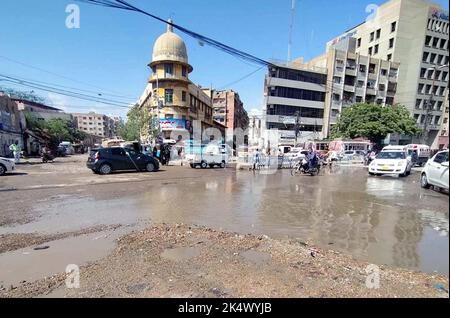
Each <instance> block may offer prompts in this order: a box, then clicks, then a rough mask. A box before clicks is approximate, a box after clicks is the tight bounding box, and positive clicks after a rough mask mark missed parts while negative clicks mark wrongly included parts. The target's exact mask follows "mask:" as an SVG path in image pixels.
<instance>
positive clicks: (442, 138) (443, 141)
mask: <svg viewBox="0 0 450 318" xmlns="http://www.w3.org/2000/svg"><path fill="white" fill-rule="evenodd" d="M442 117H443V118H442V123H441V129H440V130H439V138H438V140H437V144H435V145H433V148H434V149H444V148H447V149H448V121H449V94H448V89H447V90H446V92H445V99H444V115H443V116H442Z"/></svg>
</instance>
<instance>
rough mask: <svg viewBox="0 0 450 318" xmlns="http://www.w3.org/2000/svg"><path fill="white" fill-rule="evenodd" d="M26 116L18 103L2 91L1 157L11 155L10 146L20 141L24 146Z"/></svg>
mask: <svg viewBox="0 0 450 318" xmlns="http://www.w3.org/2000/svg"><path fill="white" fill-rule="evenodd" d="M24 130H25V118H24V116H23V113H22V112H20V111H19V109H18V108H17V104H16V103H15V102H14V101H12V100H11V99H10V98H9V97H8V96H6V95H3V93H1V92H0V157H6V156H9V155H10V150H9V146H10V145H12V144H13V143H14V142H16V141H18V142H19V145H20V146H21V147H22V148H23V146H24V145H23V135H22V134H23V132H24Z"/></svg>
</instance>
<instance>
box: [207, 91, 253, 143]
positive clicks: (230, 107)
mask: <svg viewBox="0 0 450 318" xmlns="http://www.w3.org/2000/svg"><path fill="white" fill-rule="evenodd" d="M205 92H206V93H207V94H208V95H210V96H211V98H212V103H213V120H214V121H215V122H218V123H220V124H222V125H224V126H226V127H227V128H226V132H225V135H226V136H225V139H226V141H227V142H228V143H231V142H233V145H234V148H235V146H236V145H235V140H234V136H235V134H234V132H235V129H238V128H239V129H241V130H242V131H245V130H246V129H247V128H248V124H249V119H248V114H247V111H246V110H245V109H244V104H243V103H242V101H241V99H240V98H239V94H238V93H237V92H235V91H233V90H231V89H229V90H222V91H216V90H209V89H208V90H205Z"/></svg>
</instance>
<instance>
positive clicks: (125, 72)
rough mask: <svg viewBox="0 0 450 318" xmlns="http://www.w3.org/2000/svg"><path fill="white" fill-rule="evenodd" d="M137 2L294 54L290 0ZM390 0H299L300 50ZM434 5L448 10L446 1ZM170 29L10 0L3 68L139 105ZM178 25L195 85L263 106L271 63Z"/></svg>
mask: <svg viewBox="0 0 450 318" xmlns="http://www.w3.org/2000/svg"><path fill="white" fill-rule="evenodd" d="M129 2H131V3H132V4H134V5H136V6H138V7H140V8H142V9H144V10H146V11H149V12H150V13H153V14H155V15H157V16H159V17H161V18H163V19H168V18H171V19H172V20H173V22H174V23H176V24H178V25H181V26H183V27H185V28H188V29H190V30H192V31H195V32H197V33H200V34H202V35H205V36H208V37H210V38H213V39H215V40H218V41H220V42H222V43H225V44H227V45H229V46H232V47H235V48H237V49H239V50H242V51H245V52H247V53H251V54H253V55H255V56H257V57H259V58H262V59H266V60H270V59H278V60H286V59H287V47H288V37H289V36H288V34H289V25H290V15H291V0H164V1H163V0H159V1H154V0H129ZM383 2H385V1H384V0H339V1H335V0H296V11H295V16H294V24H293V33H292V57H293V58H297V57H304V59H305V60H306V61H307V60H309V59H311V58H313V57H315V56H317V55H320V54H322V53H323V52H324V51H325V45H326V42H327V41H329V40H331V39H333V38H334V37H336V36H337V35H339V34H341V33H342V32H344V31H345V30H347V29H349V28H351V27H353V26H355V25H357V24H359V23H361V22H362V21H364V20H365V19H366V18H367V16H368V15H369V14H370V12H366V8H367V6H368V5H370V4H376V5H379V4H382V3H383ZM434 3H437V4H440V5H441V6H443V7H444V8H445V9H448V1H447V0H435V1H434ZM70 4H77V5H78V6H79V8H80V28H79V29H69V28H67V27H66V18H67V16H68V15H69V14H68V13H66V7H67V5H70ZM165 31H166V25H165V24H163V23H162V22H160V21H157V20H154V19H151V18H149V17H147V16H144V15H141V14H137V13H134V12H128V11H123V10H116V9H111V8H104V7H97V6H92V5H89V4H84V3H80V2H77V1H74V0H2V1H1V4H0V74H3V75H9V76H13V77H18V78H23V79H27V80H32V81H41V82H45V83H50V84H52V85H54V84H57V85H63V86H67V87H73V88H76V89H77V90H78V89H83V90H89V91H92V92H93V93H95V94H102V96H103V97H105V98H108V99H113V100H115V101H117V102H120V103H121V104H132V103H134V102H135V101H136V100H137V99H138V98H139V96H140V95H141V93H142V92H143V90H144V88H145V85H146V83H147V79H148V77H149V75H150V70H149V68H148V66H147V65H148V63H149V62H150V60H151V53H152V47H153V43H154V41H155V40H156V39H157V37H158V36H159V35H160V34H162V33H163V32H165ZM175 32H177V33H178V34H179V35H180V36H181V37H182V38H183V39H184V41H185V43H186V46H187V50H188V56H189V63H190V64H191V65H192V66H193V68H194V70H193V72H192V73H191V74H190V79H191V80H192V81H193V82H194V83H196V84H199V85H201V86H204V87H212V88H222V89H223V88H229V89H233V90H235V91H237V92H238V93H239V95H240V97H241V99H242V101H243V102H244V107H245V108H246V109H247V110H252V109H261V108H262V105H263V90H264V75H265V73H266V71H267V70H266V69H265V68H261V69H259V68H260V67H261V66H259V65H254V64H250V63H249V62H244V61H242V60H239V59H237V58H236V57H233V56H230V55H228V54H226V53H224V52H222V51H218V50H217V49H215V48H212V47H209V46H207V45H201V44H200V43H199V42H198V41H197V40H195V39H192V38H190V37H188V36H187V35H185V34H181V33H180V32H178V31H175ZM24 64H26V65H27V66H25V65H24ZM30 66H31V67H30ZM258 69H259V70H258ZM42 70H44V71H45V72H44V71H42ZM256 70H258V71H256ZM255 71H256V72H255ZM252 72H254V73H253V74H252V75H251V76H248V77H246V78H245V79H243V80H241V81H238V80H239V79H241V78H243V77H245V76H246V75H248V74H250V73H252ZM0 86H3V87H14V88H18V89H21V90H25V91H30V90H31V89H30V88H26V87H23V86H20V85H12V84H7V82H5V81H0ZM35 92H36V93H37V94H39V95H41V96H42V97H44V98H46V99H47V101H48V103H49V104H51V105H53V106H56V107H60V108H62V109H64V110H65V111H68V112H89V111H96V112H99V113H104V114H108V115H118V116H122V117H125V116H126V112H127V108H125V107H116V106H110V105H104V104H100V103H96V102H90V101H82V100H78V99H74V98H72V97H66V96H60V95H57V94H54V93H48V92H42V91H38V90H35ZM91 94H92V93H91ZM107 94H110V95H107Z"/></svg>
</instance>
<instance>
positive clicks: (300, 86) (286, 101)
mask: <svg viewBox="0 0 450 318" xmlns="http://www.w3.org/2000/svg"><path fill="white" fill-rule="evenodd" d="M326 90H327V69H326V68H322V67H315V66H308V65H306V64H303V63H302V62H301V61H299V60H297V61H293V62H290V63H284V64H282V63H273V64H272V65H271V66H269V69H268V74H267V75H266V77H265V81H264V95H265V105H264V109H263V117H264V119H263V127H262V129H263V130H264V131H266V133H267V132H270V135H271V136H265V137H264V139H265V143H267V142H268V141H269V140H271V142H272V144H273V143H274V142H277V143H279V144H291V145H293V144H295V143H296V142H302V141H307V140H313V139H320V138H322V126H323V118H324V108H325V95H326ZM296 126H298V128H299V132H298V134H297V137H296ZM276 129H278V131H275V130H276ZM265 147H268V145H267V144H266V145H265Z"/></svg>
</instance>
